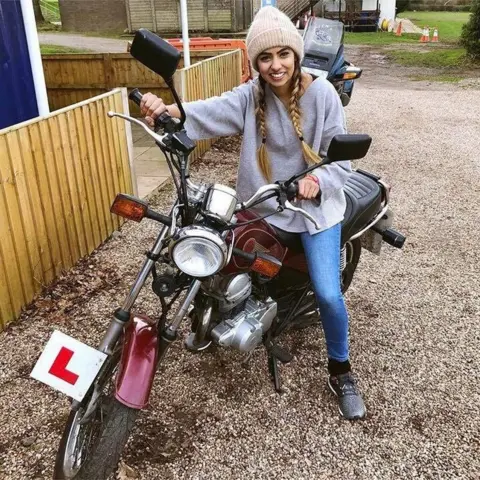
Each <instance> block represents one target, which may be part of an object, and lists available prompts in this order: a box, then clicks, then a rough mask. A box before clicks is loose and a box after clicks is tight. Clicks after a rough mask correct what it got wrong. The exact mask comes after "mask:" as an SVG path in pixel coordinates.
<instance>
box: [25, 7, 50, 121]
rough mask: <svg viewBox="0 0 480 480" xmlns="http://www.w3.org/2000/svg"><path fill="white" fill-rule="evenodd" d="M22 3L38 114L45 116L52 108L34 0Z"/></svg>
mask: <svg viewBox="0 0 480 480" xmlns="http://www.w3.org/2000/svg"><path fill="white" fill-rule="evenodd" d="M20 5H21V7H22V17H23V24H24V26H25V36H26V37H27V45H28V55H29V57H30V65H31V68H32V76H33V84H34V86H35V96H36V98H37V107H38V114H39V115H40V116H44V115H47V114H48V113H49V112H50V109H49V107H48V97H47V87H46V85H45V76H44V74H43V65H42V55H41V54H40V43H39V41H38V33H37V25H36V23H35V15H34V13H33V3H32V0H20Z"/></svg>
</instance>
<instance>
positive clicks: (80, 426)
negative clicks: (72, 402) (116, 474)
mask: <svg viewBox="0 0 480 480" xmlns="http://www.w3.org/2000/svg"><path fill="white" fill-rule="evenodd" d="M121 345H122V342H119V344H118V346H117V348H116V351H115V352H114V353H113V355H112V356H110V357H109V358H108V359H107V361H106V362H105V364H104V366H103V367H102V370H101V371H100V373H99V375H98V377H97V379H96V380H95V383H94V386H93V388H92V391H91V392H89V394H87V397H86V399H85V401H84V402H82V404H81V405H80V407H79V408H78V410H72V411H71V412H70V415H69V417H68V420H67V424H66V425H65V429H64V431H63V435H62V438H61V440H60V445H59V448H58V452H57V458H56V461H55V471H54V479H55V480H69V479H75V480H103V479H107V478H108V477H109V475H110V474H111V473H113V471H114V470H115V468H116V467H117V464H118V461H119V460H120V456H121V454H122V451H123V448H124V447H125V444H126V443H127V440H128V437H129V435H130V432H131V430H132V428H133V425H134V423H135V419H136V417H137V414H138V410H135V409H133V408H129V407H127V406H125V405H123V404H122V403H120V402H119V401H118V400H116V399H115V394H114V388H113V384H114V379H115V374H116V371H117V368H118V364H119V361H120V351H121Z"/></svg>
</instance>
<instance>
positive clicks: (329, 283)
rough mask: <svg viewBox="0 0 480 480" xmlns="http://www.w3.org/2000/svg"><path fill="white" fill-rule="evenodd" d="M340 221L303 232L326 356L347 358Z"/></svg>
mask: <svg viewBox="0 0 480 480" xmlns="http://www.w3.org/2000/svg"><path fill="white" fill-rule="evenodd" d="M341 233H342V227H341V224H337V225H335V226H333V227H331V228H329V229H327V230H324V231H323V232H320V233H316V234H315V235H310V234H309V233H308V232H305V233H302V234H301V238H302V243H303V248H304V250H305V255H306V257H307V264H308V271H309V273H310V279H311V281H312V285H313V290H314V292H315V295H316V297H317V302H318V307H319V309H320V315H321V317H322V325H323V331H324V333H325V340H326V342H327V355H328V358H331V359H333V360H337V361H338V362H344V361H345V360H348V313H347V308H346V306H345V301H344V299H343V295H342V289H341V286H340V237H341Z"/></svg>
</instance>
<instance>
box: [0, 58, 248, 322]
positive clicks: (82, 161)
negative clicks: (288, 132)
mask: <svg viewBox="0 0 480 480" xmlns="http://www.w3.org/2000/svg"><path fill="white" fill-rule="evenodd" d="M69 57H70V56H69ZM82 57H84V55H76V56H75V59H74V60H75V61H72V62H70V63H65V64H64V65H70V67H68V68H69V70H68V69H67V72H62V69H61V68H60V67H59V65H62V63H61V62H60V63H57V64H56V66H55V67H53V64H51V65H50V66H47V67H46V68H45V71H46V72H49V73H48V78H49V80H50V82H51V81H52V79H53V78H55V82H56V83H55V84H53V87H52V83H50V89H51V90H50V92H49V93H50V94H51V92H52V89H53V91H56V89H57V90H58V91H63V92H65V91H67V92H69V93H68V95H70V96H67V95H64V97H63V100H62V101H67V99H68V101H75V102H78V101H79V100H81V99H82V98H83V97H84V96H87V97H89V96H90V95H92V93H98V92H101V91H102V90H104V89H105V88H109V87H110V86H112V84H113V82H118V83H119V84H121V85H128V86H132V87H133V86H137V87H139V88H142V89H144V90H146V89H147V88H148V89H149V90H151V91H154V92H155V89H154V88H151V86H152V85H156V86H157V87H158V86H159V85H160V87H159V90H160V91H159V93H160V94H162V95H163V97H164V98H165V97H166V95H165V90H163V87H162V85H161V82H160V81H159V80H158V76H157V75H155V74H153V73H152V72H150V71H148V70H147V69H145V68H143V67H142V66H141V65H140V64H139V63H138V62H136V61H134V62H131V57H130V56H128V58H127V57H126V56H124V55H123V54H121V55H120V58H119V63H117V64H115V69H117V68H118V69H119V72H116V73H115V77H112V76H111V75H110V76H109V74H108V72H109V71H110V68H112V63H110V67H108V68H105V63H101V64H102V66H103V68H104V75H105V77H104V78H103V79H102V78H100V77H98V78H99V82H98V83H95V82H93V81H92V77H91V76H89V72H90V75H91V73H92V72H95V71H96V70H95V69H96V68H97V67H95V63H92V65H88V63H85V62H83V65H82ZM87 57H90V56H87ZM110 57H115V55H112V56H110ZM99 58H100V59H101V62H105V58H106V57H105V56H104V55H100V57H99ZM197 58H199V57H197ZM77 60H78V61H77ZM84 60H86V59H84ZM91 60H92V59H91ZM95 60H98V58H96V59H95V58H94V59H93V60H92V61H93V62H95ZM120 60H121V61H120ZM109 61H112V58H110V60H108V57H107V64H108V62H109ZM122 61H125V65H126V66H125V67H124V68H123V69H122V67H121V63H122ZM135 72H137V73H136V74H135ZM97 73H98V72H97ZM135 75H136V76H135ZM112 78H115V80H112ZM241 78H242V56H241V51H240V50H236V51H234V52H230V53H227V54H223V55H219V56H217V57H214V58H210V59H207V60H204V61H202V62H199V63H196V64H194V65H192V66H191V67H189V68H185V69H181V70H179V71H178V72H177V73H176V75H175V83H176V87H177V88H178V92H179V94H180V95H181V96H182V97H183V100H184V101H193V100H200V99H205V98H208V97H211V96H214V95H221V94H222V93H223V92H225V91H228V90H231V89H232V88H234V87H236V86H238V85H240V83H241ZM72 79H73V80H74V81H75V83H73V84H69V83H68V82H69V81H70V80H72ZM105 79H107V80H108V81H107V82H106V83H105V82H104V83H102V82H103V81H104V80H105ZM131 81H132V83H130V82H131ZM63 82H66V83H63ZM81 82H85V83H81ZM154 82H156V83H154ZM78 87H81V88H78ZM97 87H98V88H97ZM165 88H166V86H165ZM57 99H58V98H57ZM166 100H167V101H168V98H166ZM53 105H55V104H53ZM129 106H130V107H133V105H132V102H128V99H127V91H126V89H125V88H121V89H119V88H117V89H115V90H113V91H111V92H109V93H103V94H102V95H99V96H96V97H94V98H91V99H90V100H85V101H83V102H80V103H76V104H74V105H71V106H70V107H67V108H64V109H61V110H57V111H55V112H53V113H52V114H50V115H48V116H47V117H44V118H38V119H35V120H32V121H29V122H25V123H23V124H19V125H16V126H13V127H10V128H8V129H4V130H0V329H1V327H3V326H5V325H6V324H7V323H8V322H10V321H11V320H13V319H15V318H16V317H17V316H18V314H19V313H20V311H21V309H22V307H23V306H25V305H27V304H28V303H29V302H30V301H32V300H33V298H34V297H35V295H36V294H37V293H39V292H40V291H41V290H42V288H43V287H44V286H46V285H48V284H49V283H50V282H52V281H53V280H54V279H55V278H56V277H57V276H59V275H60V274H61V273H62V272H64V271H65V270H67V269H69V268H70V267H72V266H73V265H74V264H75V263H76V262H77V261H78V260H79V259H80V258H81V257H83V256H85V255H88V254H90V253H91V252H92V251H93V250H94V249H95V248H97V247H98V246H99V245H100V244H101V243H102V242H103V241H105V240H106V239H107V238H108V237H109V236H110V235H111V233H112V232H113V231H114V230H116V229H118V228H119V226H120V225H121V223H122V221H121V219H120V218H119V217H117V216H115V215H112V214H111V213H110V204H111V202H112V200H113V199H114V197H115V195H116V194H117V193H118V192H124V193H135V187H134V185H133V182H134V178H133V175H132V174H131V158H132V145H131V134H130V128H129V126H127V125H128V124H127V125H126V124H125V122H124V121H123V120H121V119H117V118H115V119H110V118H108V117H107V112H108V111H109V110H114V111H116V112H120V113H122V112H123V113H128V111H129ZM211 143H212V141H211V140H209V141H202V142H198V146H197V148H196V150H195V153H194V154H193V157H192V158H193V159H195V158H198V157H199V156H200V155H202V154H203V153H205V151H207V150H208V149H209V148H210V145H211Z"/></svg>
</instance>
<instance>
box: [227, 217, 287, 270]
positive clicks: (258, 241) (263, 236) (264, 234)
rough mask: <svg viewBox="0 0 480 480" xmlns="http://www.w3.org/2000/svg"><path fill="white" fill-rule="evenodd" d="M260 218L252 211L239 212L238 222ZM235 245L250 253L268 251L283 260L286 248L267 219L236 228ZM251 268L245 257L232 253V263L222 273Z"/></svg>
mask: <svg viewBox="0 0 480 480" xmlns="http://www.w3.org/2000/svg"><path fill="white" fill-rule="evenodd" d="M256 218H258V215H256V214H255V213H253V212H251V211H245V212H240V213H237V219H238V223H243V222H248V221H250V220H254V219H256ZM234 233H235V239H234V246H235V247H236V248H239V249H241V250H243V251H245V252H248V253H255V252H261V253H268V254H269V255H271V256H272V257H275V258H277V259H278V260H280V261H283V257H284V256H285V253H286V249H285V247H284V246H283V245H282V244H281V243H280V242H279V241H278V239H277V236H276V234H275V230H274V229H273V228H272V227H271V226H270V225H269V224H268V222H266V221H265V220H259V221H258V222H255V223H252V224H250V225H244V226H243V227H237V228H236V229H235V230H234ZM247 270H249V262H248V261H247V260H245V259H243V258H240V257H237V256H235V255H232V259H231V260H230V263H229V264H228V265H227V266H226V267H225V268H224V269H223V270H222V272H221V273H223V274H224V275H229V274H232V273H238V272H245V271H247Z"/></svg>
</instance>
